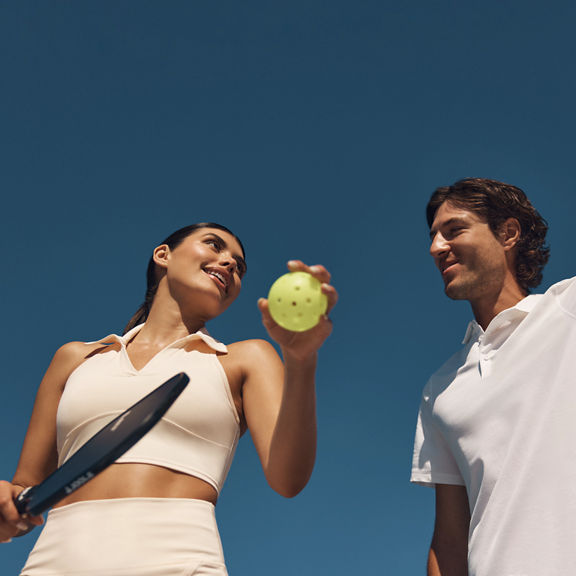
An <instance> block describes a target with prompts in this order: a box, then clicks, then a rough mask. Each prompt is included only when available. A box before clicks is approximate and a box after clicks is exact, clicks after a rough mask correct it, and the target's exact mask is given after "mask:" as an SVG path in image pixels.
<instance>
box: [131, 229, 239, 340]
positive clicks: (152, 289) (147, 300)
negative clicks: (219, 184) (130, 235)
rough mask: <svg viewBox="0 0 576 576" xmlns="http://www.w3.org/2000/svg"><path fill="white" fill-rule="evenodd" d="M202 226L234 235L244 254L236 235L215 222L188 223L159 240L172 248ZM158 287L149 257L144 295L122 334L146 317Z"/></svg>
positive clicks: (151, 259)
mask: <svg viewBox="0 0 576 576" xmlns="http://www.w3.org/2000/svg"><path fill="white" fill-rule="evenodd" d="M202 228H216V229H217V230H223V231H224V232H228V234H231V235H232V236H234V238H235V239H236V240H237V241H238V244H240V248H241V249H242V253H243V254H245V250H244V246H243V245H242V242H241V240H240V238H238V236H236V235H235V234H234V233H233V232H231V231H230V230H229V229H228V228H226V226H222V225H221V224H216V223H215V222H200V223H198V224H190V226H184V228H180V229H179V230H176V232H174V233H173V234H170V236H168V238H166V240H164V241H162V242H160V244H159V245H161V244H167V245H168V247H169V248H170V250H174V248H176V247H177V246H178V245H180V244H181V243H182V242H183V241H184V240H185V239H186V238H188V236H190V234H192V233H194V232H196V230H201V229H202ZM157 289H158V278H157V276H156V264H155V262H154V258H152V257H151V258H150V260H149V261H148V268H147V270H146V295H145V296H144V302H143V303H142V305H141V306H140V308H138V310H136V313H135V314H134V315H133V316H132V318H130V320H129V321H128V324H126V327H125V328H124V332H123V334H126V332H129V331H130V330H132V328H134V327H135V326H138V325H139V324H142V323H143V322H145V321H146V319H147V318H148V314H149V313H150V308H151V307H152V302H153V301H154V296H156V290H157Z"/></svg>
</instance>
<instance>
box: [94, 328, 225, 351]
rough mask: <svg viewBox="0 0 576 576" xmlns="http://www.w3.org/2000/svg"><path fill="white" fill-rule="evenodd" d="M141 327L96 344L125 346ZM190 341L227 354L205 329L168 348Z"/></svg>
mask: <svg viewBox="0 0 576 576" xmlns="http://www.w3.org/2000/svg"><path fill="white" fill-rule="evenodd" d="M143 327H144V324H139V325H138V326H135V327H134V328H132V330H130V331H128V332H126V334H124V335H123V336H118V335H117V334H109V335H108V336H106V338H102V340H98V342H101V343H102V344H112V343H113V342H118V343H120V344H121V345H122V346H126V345H127V344H128V342H130V340H132V338H134V336H136V334H138V332H140V330H142V328H143ZM192 340H202V341H203V342H204V343H205V344H207V345H208V346H209V347H210V348H212V350H215V351H216V352H221V353H222V354H227V353H228V348H227V347H226V345H225V344H223V343H222V342H219V341H218V340H216V339H215V338H212V336H210V334H209V333H208V330H206V328H200V330H198V331H197V332H193V333H192V334H188V336H184V337H183V338H179V339H178V340H175V341H174V342H172V344H170V346H175V345H176V344H178V345H179V346H183V345H185V344H186V343H188V342H191V341H192Z"/></svg>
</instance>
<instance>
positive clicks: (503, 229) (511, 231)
mask: <svg viewBox="0 0 576 576" xmlns="http://www.w3.org/2000/svg"><path fill="white" fill-rule="evenodd" d="M521 236H522V228H521V226H520V222H519V221H518V220H517V219H516V218H508V219H507V220H506V221H505V222H503V223H502V225H501V226H500V231H499V233H498V239H499V240H500V242H501V244H502V246H504V248H505V249H507V250H511V249H512V248H514V246H516V244H518V241H519V240H520V237H521Z"/></svg>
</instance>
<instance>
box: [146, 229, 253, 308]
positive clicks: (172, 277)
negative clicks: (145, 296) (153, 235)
mask: <svg viewBox="0 0 576 576" xmlns="http://www.w3.org/2000/svg"><path fill="white" fill-rule="evenodd" d="M157 250H158V249H157ZM164 258H165V259H164V265H163V267H164V268H165V269H166V276H167V278H168V284H169V289H170V291H171V293H172V295H173V296H175V297H177V298H179V297H183V298H186V297H187V296H188V297H189V296H191V295H192V294H193V296H194V301H195V302H197V303H200V300H198V298H199V297H202V302H204V303H205V304H206V305H208V306H209V308H210V311H209V312H208V313H209V315H210V316H212V317H215V316H217V315H218V314H220V313H222V312H223V311H224V310H225V309H226V308H228V306H230V304H232V302H234V300H235V299H236V298H237V297H238V294H239V293H240V289H241V287H242V277H243V276H244V273H245V272H246V262H245V261H244V254H243V252H242V248H241V247H240V244H239V242H238V241H237V240H236V238H235V237H234V236H233V235H232V234H230V233H229V232H226V231H224V230H220V229H218V228H200V229H199V230H195V231H194V232H193V233H192V234H190V236H188V237H186V238H185V239H184V240H183V241H182V242H181V243H180V244H179V245H178V246H176V247H175V248H174V249H172V250H170V249H168V250H167V251H166V253H165V257H164Z"/></svg>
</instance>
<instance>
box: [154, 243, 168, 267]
mask: <svg viewBox="0 0 576 576" xmlns="http://www.w3.org/2000/svg"><path fill="white" fill-rule="evenodd" d="M152 259H153V260H154V263H155V264H156V265H157V266H158V267H160V268H166V266H168V260H169V259H170V247H169V246H168V244H160V246H156V248H154V252H152Z"/></svg>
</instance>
